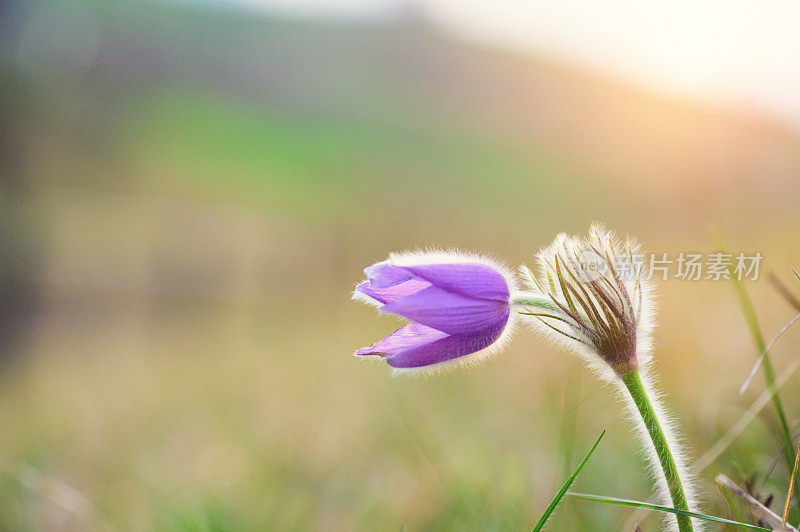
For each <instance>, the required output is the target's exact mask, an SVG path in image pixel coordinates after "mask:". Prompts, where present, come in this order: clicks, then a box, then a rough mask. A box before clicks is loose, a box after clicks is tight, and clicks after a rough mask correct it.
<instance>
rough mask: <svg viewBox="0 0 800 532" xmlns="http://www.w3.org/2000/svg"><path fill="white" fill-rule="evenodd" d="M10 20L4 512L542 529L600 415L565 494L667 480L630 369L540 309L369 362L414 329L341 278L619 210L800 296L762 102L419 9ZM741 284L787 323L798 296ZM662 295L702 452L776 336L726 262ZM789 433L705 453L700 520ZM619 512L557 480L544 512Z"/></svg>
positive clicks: (61, 522) (595, 519)
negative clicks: (469, 37) (632, 76)
mask: <svg viewBox="0 0 800 532" xmlns="http://www.w3.org/2000/svg"><path fill="white" fill-rule="evenodd" d="M0 24H1V26H0V32H1V33H0V35H1V36H2V56H1V57H0V61H1V62H0V91H2V94H1V97H2V102H3V104H2V115H0V127H1V128H2V135H1V136H0V157H1V158H2V159H1V162H2V170H1V171H2V173H1V174H0V192H2V202H1V203H0V209H2V210H1V211H0V212H2V222H0V226H1V227H2V234H1V236H2V255H1V256H0V259H1V260H2V272H1V273H2V278H0V333H2V337H1V338H0V529H3V530H45V529H47V530H52V529H61V530H82V529H85V528H87V527H89V528H106V527H109V528H112V529H122V530H148V529H158V530H236V529H243V528H245V529H283V530H292V529H320V530H354V529H374V530H377V529H390V530H391V529H405V530H417V529H431V530H432V529H437V530H438V529H444V530H454V529H459V530H463V529H473V530H476V529H481V530H519V529H525V528H526V527H530V525H531V524H532V523H533V522H535V520H536V519H537V518H538V516H539V514H540V513H541V511H542V510H543V508H544V507H545V506H546V504H547V502H548V501H549V499H550V498H551V497H552V495H553V494H554V492H555V491H556V490H557V489H558V486H559V485H560V484H561V482H563V480H564V478H565V477H566V475H567V473H568V471H569V470H570V469H571V468H573V467H574V466H575V465H577V462H578V461H579V460H580V458H581V457H582V455H583V453H585V451H586V450H587V449H588V447H589V446H590V445H591V443H592V442H593V441H594V439H595V438H596V437H597V435H598V433H599V432H600V431H601V430H603V429H607V430H608V433H607V436H606V438H605V439H604V441H603V442H602V444H601V445H600V447H599V448H598V450H597V452H596V454H595V456H594V458H593V459H592V461H591V462H590V463H589V465H588V466H587V467H586V469H585V470H584V473H583V475H582V476H581V478H580V479H579V480H578V483H577V484H576V485H575V488H578V489H579V490H580V491H586V492H592V493H600V494H604V495H612V496H619V497H626V498H634V499H641V500H644V499H646V498H647V497H648V496H649V494H650V485H649V482H648V480H647V478H646V477H645V475H644V474H643V464H644V462H643V456H642V455H641V454H640V452H639V451H638V446H637V444H636V443H635V442H634V441H633V439H632V438H631V436H630V433H629V429H628V427H627V425H626V423H625V420H624V419H623V418H622V415H621V413H620V410H619V408H618V403H617V402H616V401H615V400H614V399H613V398H611V397H610V394H609V393H608V392H609V390H608V389H607V388H605V387H603V386H602V385H601V384H600V383H599V382H598V381H597V379H596V378H595V377H594V376H592V375H591V374H590V373H589V372H588V371H587V370H586V369H585V368H584V367H582V365H581V364H580V363H579V361H577V360H576V359H573V358H571V357H569V356H567V355H566V354H565V353H563V352H560V351H558V350H555V349H553V348H552V347H551V346H549V345H546V344H545V343H544V342H543V341H542V340H541V339H540V338H537V337H536V336H534V335H533V334H531V333H530V332H528V331H525V330H520V331H519V332H518V334H517V335H516V338H515V340H514V342H513V343H512V344H511V346H510V347H509V348H508V349H507V350H506V351H505V352H504V353H503V354H502V355H500V356H498V357H497V358H496V359H494V360H492V361H490V362H488V363H486V364H484V365H482V366H479V367H475V368H470V369H463V370H458V371H453V372H450V373H447V374H444V375H439V376H435V377H428V378H398V377H392V376H391V375H390V372H389V370H388V368H387V367H385V365H383V364H382V363H370V362H367V361H362V360H357V359H355V358H353V357H352V356H351V353H352V352H353V351H354V350H355V349H357V348H358V347H361V346H363V345H368V344H370V343H372V342H373V341H375V340H377V339H378V338H379V337H381V336H382V335H384V334H386V333H387V332H389V331H391V330H392V329H393V328H394V327H396V321H395V320H392V319H391V318H387V317H380V318H379V317H377V316H376V315H375V311H374V309H372V308H368V307H366V306H363V305H359V304H356V303H354V302H352V301H350V292H351V291H352V289H353V288H354V286H355V284H356V283H357V282H358V281H360V280H361V278H362V273H361V269H362V268H363V267H365V266H367V265H369V264H372V263H373V262H376V261H378V260H381V259H383V258H384V257H385V256H386V255H387V253H388V252H389V251H392V250H405V249H411V248H423V247H426V246H440V247H457V248H463V249H468V250H477V251H482V252H486V253H490V254H492V255H495V256H497V257H501V258H504V259H505V260H506V261H507V262H508V263H509V264H511V265H517V264H520V263H528V264H531V263H532V258H533V255H534V253H535V251H536V250H537V249H538V248H539V247H541V246H543V245H546V244H547V243H549V241H550V240H551V239H552V237H553V236H554V235H555V234H556V233H558V232H561V231H568V232H582V231H585V229H586V228H587V227H588V224H589V223H590V222H591V221H594V220H601V221H604V222H605V223H607V224H608V225H609V226H610V227H611V228H614V229H616V230H617V231H619V232H621V233H628V234H632V235H637V236H638V237H640V238H641V240H642V241H643V242H644V244H645V246H646V248H647V249H648V250H650V251H653V252H658V253H661V252H667V253H671V254H675V253H678V252H681V251H684V252H710V251H712V250H713V244H712V241H711V238H710V236H709V230H710V228H711V227H717V228H718V229H719V230H720V231H721V232H722V234H723V235H724V236H725V238H726V239H727V241H728V244H729V247H730V248H732V249H733V250H734V251H746V252H755V251H758V252H760V253H762V255H764V257H765V261H764V263H763V265H762V268H763V269H762V273H763V272H764V271H767V270H771V271H774V272H776V273H777V275H778V276H779V277H781V278H782V279H783V280H784V281H785V282H786V283H787V284H788V285H789V286H790V287H791V288H792V289H793V290H795V291H796V292H797V293H800V282H797V281H796V280H795V279H794V278H793V277H792V275H791V272H790V270H789V268H790V267H791V266H800V256H799V255H798V245H797V243H798V239H799V238H800V225H799V222H800V209H798V201H799V200H800V179H798V176H800V133H798V129H796V128H792V127H791V126H787V125H786V124H782V123H777V122H771V121H769V120H767V119H766V118H762V117H760V116H758V115H757V114H755V113H752V112H746V111H744V110H736V109H731V108H729V107H722V106H715V105H708V104H702V103H699V102H697V101H694V100H692V99H690V98H688V97H685V96H682V97H676V96H670V95H668V94H667V92H658V91H652V90H645V89H641V88H636V87H634V86H633V85H630V84H627V83H624V82H621V81H616V80H615V79H614V78H611V77H607V76H605V75H602V74H599V73H593V72H589V71H584V70H581V69H579V68H576V67H574V66H565V65H564V64H562V63H559V62H556V61H554V60H548V59H544V58H536V57H533V56H531V55H529V54H525V53H522V52H511V51H503V50H500V49H496V48H491V47H485V46H481V45H479V44H474V43H471V42H468V41H463V40H459V39H456V38H453V37H452V36H451V35H449V34H447V33H445V32H442V31H440V30H439V29H438V28H437V26H436V25H435V24H433V23H432V22H431V21H430V20H428V19H426V18H425V17H424V16H422V15H421V13H419V12H418V11H417V10H415V9H413V4H409V6H408V9H402V10H399V11H398V13H397V14H396V16H393V17H389V18H385V19H378V20H368V21H364V20H349V19H331V18H313V17H292V16H288V15H284V16H277V15H269V14H262V13H259V12H255V11H249V10H242V9H237V8H233V7H231V6H226V5H225V4H222V3H220V4H217V3H211V2H206V3H200V2H157V1H155V0H153V1H143V2H122V1H120V2H112V1H101V0H77V1H74V2H66V1H63V2H62V1H38V0H36V1H26V2H22V3H17V2H8V1H7V0H6V1H3V2H0ZM747 286H748V289H749V290H750V292H751V293H752V295H753V297H754V299H755V303H756V307H757V310H758V312H759V317H760V319H761V322H762V324H763V328H764V330H765V334H766V336H767V337H768V338H769V337H772V336H773V335H774V334H775V333H776V332H777V331H778V330H779V329H780V328H781V327H782V325H783V324H784V323H785V322H786V321H788V320H789V319H790V318H791V317H792V316H793V315H794V314H795V311H794V310H793V309H792V308H791V307H790V306H789V305H787V304H786V303H785V302H784V301H783V300H782V299H781V298H780V297H779V296H778V295H777V293H776V292H775V290H774V289H773V288H772V287H771V286H770V285H769V283H767V281H766V280H765V279H764V278H763V276H762V278H761V279H759V280H758V281H755V282H750V283H748V285H747ZM658 291H659V294H660V309H661V311H660V315H661V322H660V325H659V328H658V330H657V333H656V340H657V352H656V362H655V367H656V371H657V373H658V374H659V375H660V377H661V381H662V387H663V390H664V391H665V392H666V393H667V402H668V404H669V405H670V408H671V409H672V410H673V412H674V413H675V416H676V419H677V420H678V422H679V424H680V426H681V428H682V429H683V431H684V433H685V436H686V438H685V439H686V443H687V445H688V446H689V448H690V449H691V451H692V455H693V456H695V457H697V456H699V455H700V454H701V453H702V452H704V451H705V450H707V449H708V448H709V447H710V446H711V445H712V444H713V443H714V441H716V439H717V438H718V437H720V436H721V435H722V434H723V433H724V432H725V430H726V429H727V428H728V427H729V426H730V425H731V424H732V423H733V422H734V421H735V420H736V419H737V418H738V417H739V416H740V415H741V413H742V412H743V411H744V410H745V409H746V408H747V407H748V406H749V405H750V403H751V402H752V401H753V400H754V398H755V397H756V396H757V395H758V394H759V393H760V392H761V391H762V390H763V388H764V386H763V379H762V378H761V377H760V376H759V377H758V378H756V379H755V381H754V384H753V385H751V387H750V389H749V390H748V391H747V392H746V393H745V394H744V395H742V396H740V395H738V388H739V386H740V384H741V382H742V381H743V380H744V378H745V377H746V375H747V373H748V372H749V370H750V367H751V365H752V363H753V361H754V359H755V353H754V349H753V347H752V344H751V342H750V339H749V336H748V333H747V329H746V327H745V322H744V320H743V318H742V316H741V312H740V311H739V308H738V306H737V304H736V299H735V295H734V292H733V289H732V286H731V285H730V284H729V283H725V282H711V281H699V282H687V281H679V280H675V279H670V280H668V281H665V282H661V283H659V286H658ZM799 347H800V331H797V330H793V331H790V332H789V333H788V334H787V335H786V336H785V337H784V338H783V339H782V340H781V342H780V343H779V344H778V345H777V346H776V347H775V348H774V352H773V357H774V363H775V365H776V367H777V368H778V371H779V372H780V370H781V369H782V368H784V367H785V366H786V365H787V364H788V363H789V362H790V361H791V360H793V359H794V357H797V356H798V348H799ZM798 391H800V375H798V376H795V377H794V378H793V379H792V380H791V381H790V382H789V383H788V384H787V386H786V388H785V389H784V391H783V393H782V396H783V399H784V402H785V404H786V408H787V412H788V414H789V416H790V418H791V420H792V422H793V423H794V428H795V429H796V428H798V427H797V420H798V418H800V395H799V394H798ZM774 425H775V424H774V421H773V418H772V414H771V412H770V411H769V409H767V410H765V411H764V412H763V413H762V415H761V416H760V417H759V418H758V419H757V420H756V421H755V422H754V423H753V424H752V425H750V426H749V427H748V429H747V430H746V431H745V433H744V434H743V435H742V437H740V438H739V439H738V440H737V441H736V442H735V443H734V444H733V446H732V447H731V448H730V449H729V450H728V451H727V452H726V453H725V454H724V455H723V456H722V457H721V458H720V459H719V460H717V461H716V462H715V463H714V464H712V465H711V466H710V467H709V468H708V470H706V471H704V472H703V473H702V474H701V486H702V488H703V491H704V492H705V494H706V500H707V502H708V504H707V507H706V510H708V511H709V512H711V513H715V514H716V515H722V516H726V515H728V513H727V509H726V507H725V506H724V505H723V503H722V500H721V498H720V497H719V495H718V493H717V491H716V489H715V488H714V486H713V484H712V483H711V481H712V480H713V478H714V475H715V474H716V473H718V472H724V473H726V474H728V475H729V476H731V477H732V478H734V479H736V480H741V479H742V478H743V477H746V476H750V475H752V474H755V473H758V474H763V473H764V472H765V471H766V470H767V468H768V467H769V464H770V462H771V461H772V459H773V457H774V455H775V453H776V452H777V451H778V449H779V442H778V439H777V438H776V431H775V426H774ZM781 467H782V464H780V465H779V467H778V469H777V470H776V472H775V473H773V474H772V475H771V476H770V480H769V481H768V482H767V483H766V485H765V487H764V492H765V493H774V494H775V497H776V504H777V505H781V506H782V504H783V500H784V498H785V493H786V485H787V479H788V474H787V472H786V471H784V470H782V469H781ZM629 517H630V512H629V511H626V510H624V509H621V508H616V507H605V506H603V505H597V504H593V503H589V502H582V501H575V500H567V501H566V502H565V503H564V504H563V506H562V507H561V508H560V509H559V511H558V512H557V514H556V515H555V517H554V518H553V519H554V521H553V524H552V525H551V528H550V529H552V530H617V529H620V527H623V529H626V528H624V527H630V526H631V521H630V519H629ZM634 524H635V522H634ZM642 527H643V529H644V530H657V529H658V528H659V520H658V519H654V518H650V519H649V520H647V521H644V522H643V523H642ZM627 529H628V530H629V529H630V528H627Z"/></svg>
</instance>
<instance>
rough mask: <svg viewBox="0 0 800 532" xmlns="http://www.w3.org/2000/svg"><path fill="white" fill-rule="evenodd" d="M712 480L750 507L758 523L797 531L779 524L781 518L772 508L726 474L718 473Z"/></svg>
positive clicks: (774, 528)
mask: <svg viewBox="0 0 800 532" xmlns="http://www.w3.org/2000/svg"><path fill="white" fill-rule="evenodd" d="M714 481H715V482H716V483H717V485H719V486H725V487H726V488H728V489H729V490H731V492H733V494H735V495H736V496H737V497H739V498H740V499H741V500H742V501H743V502H744V503H745V504H746V505H747V507H748V508H749V509H750V512H751V514H752V516H753V517H754V518H755V519H758V521H759V522H760V523H764V524H765V525H767V526H769V527H772V529H773V530H784V531H787V530H789V531H794V532H797V529H795V528H793V527H791V526H788V525H787V526H781V518H780V517H779V516H778V515H777V514H776V513H775V512H773V511H772V510H770V509H769V508H767V507H766V506H764V505H763V504H761V501H759V500H758V499H756V498H755V497H753V496H752V495H750V494H749V493H748V492H747V491H745V490H744V489H742V488H741V487H739V486H738V485H737V484H736V483H735V482H734V481H732V480H731V479H730V478H728V477H727V476H726V475H722V474H719V475H717V478H715V479H714Z"/></svg>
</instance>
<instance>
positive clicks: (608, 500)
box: [567, 492, 771, 532]
mask: <svg viewBox="0 0 800 532" xmlns="http://www.w3.org/2000/svg"><path fill="white" fill-rule="evenodd" d="M567 495H571V496H572V497H577V498H578V499H584V500H587V501H593V502H602V503H605V504H615V505H617V506H628V507H631V508H645V509H647V510H654V511H657V512H666V513H671V514H675V515H685V516H686V517H691V518H693V519H703V520H704V521H713V522H715V523H725V524H727V525H734V526H740V527H743V528H749V529H750V530H762V531H766V532H771V530H770V529H769V528H763V527H760V526H757V525H751V524H748V523H742V522H739V521H733V520H731V519H725V518H723V517H715V516H713V515H705V514H698V513H695V512H688V511H686V510H679V509H677V508H670V507H669V506H661V505H659V504H650V503H648V502H642V501H633V500H630V499H619V498H617V497H604V496H602V495H590V494H588V493H575V492H569V493H567Z"/></svg>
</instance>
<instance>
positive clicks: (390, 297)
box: [353, 253, 514, 369]
mask: <svg viewBox="0 0 800 532" xmlns="http://www.w3.org/2000/svg"><path fill="white" fill-rule="evenodd" d="M364 273H365V274H366V275H367V280H365V281H363V282H362V283H360V284H359V285H358V286H357V287H356V291H355V292H354V293H353V299H357V300H361V301H365V302H367V303H371V304H374V305H377V306H378V307H379V308H380V310H381V311H383V312H388V313H391V314H395V315H397V316H400V317H403V318H406V319H408V320H410V323H408V324H407V325H405V326H403V327H401V328H399V329H397V330H396V331H395V332H393V333H392V334H390V335H389V336H387V337H386V338H384V339H382V340H379V341H377V342H375V343H374V344H372V345H370V346H368V347H364V348H361V349H359V350H358V351H356V353H355V354H356V355H357V356H368V355H377V356H381V357H384V358H385V359H386V362H387V363H388V364H389V365H390V366H392V367H394V368H398V369H415V368H423V367H428V366H434V365H436V366H439V365H441V364H443V363H446V362H452V361H459V362H462V361H466V360H475V359H477V358H480V357H482V356H484V355H487V354H489V353H491V352H492V351H494V350H495V348H497V347H498V346H500V345H502V343H503V340H504V339H505V338H506V337H507V335H508V333H509V331H510V329H511V321H512V318H511V316H512V314H511V303H510V299H511V294H512V292H513V291H514V278H513V276H512V275H511V274H510V273H508V272H507V270H506V269H505V268H504V267H503V266H502V265H500V264H496V263H494V262H492V261H489V260H487V259H486V258H483V257H479V256H472V255H464V254H461V253H408V254H395V253H393V254H391V255H390V256H389V259H388V260H386V261H384V262H379V263H377V264H373V265H372V266H370V267H368V268H365V269H364Z"/></svg>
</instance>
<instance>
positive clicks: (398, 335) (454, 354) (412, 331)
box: [356, 317, 507, 368]
mask: <svg viewBox="0 0 800 532" xmlns="http://www.w3.org/2000/svg"><path fill="white" fill-rule="evenodd" d="M506 320H507V317H506V319H503V320H501V321H500V322H498V323H496V324H494V325H493V326H492V327H489V328H487V329H486V330H484V331H481V332H480V333H476V334H469V335H449V334H445V333H443V332H441V331H437V330H436V329H431V328H430V327H425V326H424V325H420V324H419V323H409V324H408V325H406V326H405V327H401V328H400V329H398V330H396V331H395V332H393V333H392V334H390V335H389V336H387V337H386V338H384V339H383V340H380V341H378V342H376V343H374V344H373V345H371V346H369V347H364V348H362V349H359V350H358V352H356V355H360V356H368V355H379V356H383V357H385V358H386V362H388V363H389V365H390V366H392V367H395V368H419V367H423V366H430V365H432V364H438V363H440V362H446V361H448V360H452V359H454V358H458V357H462V356H465V355H469V354H472V353H475V352H477V351H480V350H481V349H485V348H487V347H489V346H490V345H492V344H493V343H494V342H495V341H497V339H498V338H499V337H500V335H501V334H502V333H503V329H504V328H505V325H506Z"/></svg>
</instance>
